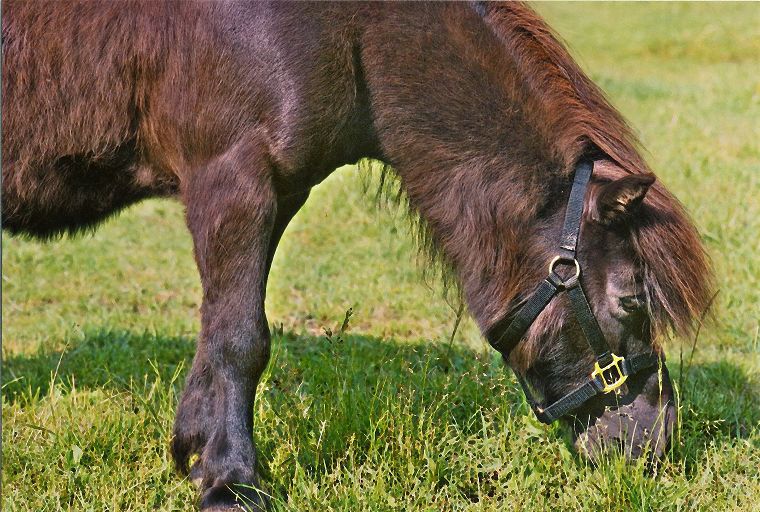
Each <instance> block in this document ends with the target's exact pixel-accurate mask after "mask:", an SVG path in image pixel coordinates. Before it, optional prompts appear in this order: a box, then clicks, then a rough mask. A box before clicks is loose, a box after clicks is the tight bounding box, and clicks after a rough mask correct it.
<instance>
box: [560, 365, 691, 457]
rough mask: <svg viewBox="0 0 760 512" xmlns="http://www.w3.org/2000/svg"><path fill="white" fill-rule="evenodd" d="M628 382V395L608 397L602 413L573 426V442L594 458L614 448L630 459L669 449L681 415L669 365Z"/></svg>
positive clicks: (580, 449)
mask: <svg viewBox="0 0 760 512" xmlns="http://www.w3.org/2000/svg"><path fill="white" fill-rule="evenodd" d="M627 385H628V390H627V391H628V392H627V393H625V394H624V395H615V394H614V393H613V394H611V396H608V397H606V398H605V399H604V405H605V408H604V412H603V413H601V415H598V416H596V417H594V416H593V415H592V416H588V417H587V418H585V419H578V421H576V423H575V424H574V426H573V445H574V446H575V448H576V449H577V450H578V452H579V453H581V454H583V455H585V456H587V457H589V458H590V459H591V460H592V461H595V462H598V461H599V460H600V458H602V457H604V456H605V455H607V454H610V453H611V452H614V451H618V452H622V453H623V454H624V455H625V457H626V458H628V459H638V458H640V457H642V456H646V457H648V458H650V459H652V460H658V459H660V458H662V456H663V455H664V454H665V452H666V450H667V447H668V445H669V443H670V438H671V435H672V433H673V427H674V425H675V422H676V415H677V408H676V404H675V397H674V394H673V387H672V385H671V383H670V377H669V376H668V371H667V368H666V367H665V366H664V365H663V367H662V368H661V369H657V368H655V369H653V370H652V371H650V372H647V373H645V374H641V375H636V376H633V377H632V378H631V379H629V380H628V383H627Z"/></svg>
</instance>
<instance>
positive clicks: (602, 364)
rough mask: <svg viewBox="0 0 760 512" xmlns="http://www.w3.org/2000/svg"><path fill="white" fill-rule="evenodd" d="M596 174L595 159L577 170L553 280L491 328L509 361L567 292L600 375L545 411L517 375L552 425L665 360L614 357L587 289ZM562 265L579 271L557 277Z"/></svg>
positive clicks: (538, 414)
mask: <svg viewBox="0 0 760 512" xmlns="http://www.w3.org/2000/svg"><path fill="white" fill-rule="evenodd" d="M593 170H594V164H593V162H591V161H589V160H581V161H580V162H579V163H578V164H577V166H576V168H575V177H574V178H573V187H572V189H571V190H570V199H569V200H568V203H567V210H566V212H565V221H564V223H563V224H562V235H561V237H560V243H559V250H558V254H557V255H556V256H555V257H554V258H553V259H552V260H551V262H550V263H549V275H548V276H547V277H546V279H544V280H543V281H541V284H539V285H538V288H536V290H535V291H534V292H533V294H532V295H531V296H530V297H529V298H528V299H527V300H526V301H525V302H524V303H523V304H522V306H520V307H519V309H518V310H517V312H516V313H513V314H508V315H506V316H505V317H504V318H502V319H501V320H500V321H498V322H497V323H496V324H495V325H494V326H493V327H492V328H491V329H489V332H488V333H487V335H486V337H487V338H488V342H489V343H490V344H491V346H493V348H495V349H496V350H498V351H499V352H501V354H502V355H503V356H504V358H505V359H507V358H509V354H510V352H511V351H512V349H514V348H515V346H517V344H518V343H519V342H520V340H522V338H523V336H525V333H526V332H527V331H528V329H529V328H530V326H531V325H532V324H533V322H535V320H536V318H537V317H538V315H540V314H541V312H542V311H543V310H544V309H545V308H546V306H547V305H549V302H551V300H552V299H553V298H554V296H556V295H557V294H558V293H560V292H563V291H566V292H567V295H568V297H569V298H570V304H571V306H572V309H573V313H574V314H575V318H576V319H577V321H578V323H579V324H580V327H581V330H582V331H583V335H584V336H585V337H586V341H587V342H588V344H589V346H590V347H591V349H592V350H593V351H594V354H595V356H596V362H595V363H594V370H593V371H592V372H591V375H590V378H589V380H588V381H586V382H585V383H584V384H583V385H581V386H580V387H578V388H577V389H575V390H574V391H571V392H570V393H568V394H566V395H565V396H563V397H562V398H560V399H559V400H557V401H556V402H554V403H552V404H550V405H548V406H546V407H541V406H540V405H539V403H538V402H537V401H536V400H535V399H534V398H533V395H532V393H531V391H530V388H529V387H528V385H527V383H526V382H525V380H524V379H523V378H522V377H521V376H520V375H519V374H517V372H515V374H516V375H517V379H518V381H519V382H520V385H521V386H522V388H523V392H524V393H525V397H526V398H527V400H528V402H529V403H530V405H531V407H532V409H533V412H535V414H536V417H537V418H538V419H539V420H540V421H542V422H543V423H547V424H549V423H552V422H553V421H555V420H557V419H559V418H561V417H562V416H565V415H566V414H568V413H570V412H572V411H573V410H574V409H577V408H578V407H580V406H581V405H583V404H584V403H585V402H587V401H588V400H590V399H591V398H593V397H594V396H596V395H598V394H600V393H610V392H612V391H615V390H616V389H618V388H619V387H620V386H622V385H623V383H624V382H625V381H626V379H627V378H628V376H629V375H632V374H634V373H637V372H639V371H641V370H644V369H646V368H650V367H652V366H655V365H657V364H658V361H659V356H658V355H657V354H655V353H646V354H637V355H634V356H629V357H626V358H624V357H620V356H618V355H615V354H613V353H612V351H611V350H610V348H609V345H608V344H607V341H606V340H605V338H604V334H603V333H602V330H601V329H600V328H599V324H598V323H597V321H596V317H595V316H594V313H593V311H592V310H591V306H590V305H589V302H588V298H587V297H586V294H585V293H584V291H583V287H582V286H581V266H580V263H578V260H577V259H576V248H577V246H578V239H579V235H580V230H581V221H582V217H583V204H584V200H585V197H586V188H587V187H588V183H589V180H590V179H591V174H592V172H593ZM560 265H565V266H572V267H574V270H575V272H574V274H573V275H572V276H570V277H569V278H567V279H563V278H562V277H561V276H560V275H559V274H557V267H559V266H560Z"/></svg>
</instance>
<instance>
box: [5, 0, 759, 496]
mask: <svg viewBox="0 0 760 512" xmlns="http://www.w3.org/2000/svg"><path fill="white" fill-rule="evenodd" d="M538 9H539V10H540V11H541V12H542V13H544V14H545V15H546V16H547V17H548V19H549V21H550V22H551V23H552V24H553V26H554V27H555V28H556V29H557V30H558V31H559V32H560V33H561V34H562V35H563V37H564V38H565V39H566V40H567V41H568V43H569V44H570V46H571V48H572V50H573V52H574V54H575V55H576V56H577V57H578V58H579V60H580V62H581V63H582V64H583V66H584V68H585V69H587V70H588V72H589V73H590V74H591V76H592V77H593V78H594V79H595V80H596V81H597V82H598V83H600V84H601V85H602V86H603V88H604V89H605V90H606V91H607V92H608V93H609V95H610V97H611V98H612V100H613V102H614V103H615V104H616V105H617V106H618V107H619V108H620V109H621V110H622V111H623V112H624V113H625V115H626V116H627V117H628V118H629V119H630V120H631V122H632V123H633V125H634V126H636V128H637V129H638V130H639V132H640V136H641V139H642V141H643V142H644V144H645V146H646V147H647V148H648V149H649V151H650V152H651V156H650V160H651V161H652V163H653V164H654V167H655V168H656V169H657V170H658V174H659V176H660V177H661V179H663V180H664V181H665V182H666V183H667V184H668V185H669V187H670V188H671V189H672V190H673V191H674V192H675V193H676V194H677V195H678V197H679V198H681V200H682V201H683V202H684V203H685V204H686V206H687V207H688V209H689V210H690V211H691V212H692V214H693V216H694V218H695V219H696V221H697V223H698V225H699V227H700V229H701V231H702V232H703V234H704V238H705V241H706V244H707V246H708V249H709V251H710V253H711V255H712V257H713V259H714V261H715V265H716V269H717V272H718V277H719V286H720V290H721V291H720V295H719V298H718V302H717V305H716V308H715V316H716V320H715V322H714V323H713V324H711V325H710V326H708V327H706V328H705V329H704V330H703V331H702V334H701V336H700V340H699V342H698V344H697V345H696V352H695V353H694V355H693V360H692V358H691V342H692V340H672V341H670V342H669V344H668V353H669V356H670V363H669V364H670V366H671V372H672V374H673V375H674V377H675V379H676V381H680V390H679V391H680V395H681V398H682V402H681V428H680V430H679V434H678V442H677V443H675V445H674V446H673V448H672V450H671V452H670V453H669V454H668V458H667V460H666V461H665V463H664V464H662V466H661V467H659V468H658V469H657V470H656V471H655V472H654V474H652V473H651V472H649V471H648V470H647V468H645V467H643V466H641V465H639V464H626V463H624V462H623V461H622V460H621V459H620V458H618V457H615V456H611V457H610V458H609V459H608V460H605V461H604V462H603V463H602V464H601V465H599V466H597V467H591V466H589V465H587V464H586V463H584V462H583V461H582V460H579V459H578V458H576V457H575V456H574V455H573V454H571V452H570V451H569V450H568V448H567V446H566V443H565V441H564V439H563V433H562V432H561V431H560V430H559V428H558V427H556V426H552V427H548V428H547V427H544V426H542V425H540V424H538V423H537V422H536V421H535V420H534V419H533V418H532V417H531V415H530V414H528V412H529V411H528V408H527V406H526V404H525V402H524V399H523V398H522V396H521V394H520V392H519V388H518V387H517V386H516V384H515V382H514V379H513V377H512V376H511V375H510V373H509V372H508V371H505V370H504V369H503V368H502V367H501V365H500V363H499V362H498V360H497V358H496V357H495V356H494V354H492V353H491V351H490V350H489V349H488V348H487V347H486V346H485V344H484V342H483V341H482V339H481V338H480V336H479V334H478V333H477V331H476V329H475V327H474V326H473V324H472V322H471V321H470V320H465V322H464V323H463V326H462V327H461V328H460V330H459V331H458V334H457V336H456V337H455V339H454V343H453V345H452V346H451V347H449V344H448V339H449V336H450V334H451V330H452V327H453V325H454V322H455V316H456V315H455V309H454V308H452V307H451V306H450V305H449V304H447V303H446V301H444V300H443V299H442V298H441V295H440V293H439V290H438V287H437V286H436V285H431V286H429V285H426V284H424V283H423V282H422V281H421V280H420V278H419V272H418V268H417V267H416V265H415V257H414V255H415V250H414V246H413V243H412V241H411V239H410V237H409V236H408V233H407V230H406V226H405V223H404V221H403V220H400V219H399V218H398V217H397V216H395V215H393V213H392V212H390V213H389V212H387V211H383V210H377V209H376V208H375V207H374V206H373V205H372V201H370V200H368V199H367V198H366V197H365V196H363V195H362V192H361V188H362V187H361V183H360V182H361V180H360V179H357V176H356V172H355V170H353V169H352V168H344V169H341V170H340V171H339V172H337V173H336V174H334V175H333V176H332V177H331V178H329V179H328V180H327V181H326V182H324V184H322V185H320V186H319V187H317V189H316V190H315V192H314V194H313V197H312V198H311V199H310V201H309V204H307V205H306V207H305V208H304V210H303V211H302V212H301V213H299V214H298V216H297V217H296V219H295V221H294V223H293V225H292V226H291V227H290V228H289V229H288V231H287V233H286V235H285V238H284V241H283V243H282V245H281V248H280V250H279V253H278V255H277V257H276V259H275V262H274V268H273V272H272V279H271V281H270V283H269V289H268V304H267V308H268V316H269V318H270V320H271V321H272V323H273V327H274V329H273V330H274V333H275V334H274V342H273V351H274V354H273V358H272V362H271V363H270V365H269V368H268V370H267V373H266V375H265V378H264V379H263V382H262V384H261V386H260V388H259V395H258V398H257V402H256V421H257V429H256V438H257V442H258V446H259V449H260V454H261V459H262V466H263V468H262V472H263V474H264V477H265V481H266V482H267V484H268V486H269V488H268V490H269V491H270V492H271V493H272V495H273V496H274V501H275V504H276V506H277V508H278V509H279V510H346V511H349V510H350V511H354V510H379V511H385V510H388V511H391V510H420V511H427V510H452V511H453V510H457V511H459V510H472V511H476V510H477V511H481V510H482V511H488V510H504V509H515V510H544V509H547V508H552V509H561V510H576V509H588V510H705V509H711V510H760V504H758V501H757V497H758V496H760V469H759V468H760V405H758V404H760V383H759V382H760V379H759V378H758V377H757V375H758V374H760V341H758V329H759V324H758V318H760V309H759V304H760V291H759V290H760V282H759V280H758V277H757V276H758V275H760V258H758V257H757V254H758V252H759V251H760V237H758V236H757V234H758V233H760V200H759V199H758V198H759V197H760V173H758V170H759V169H760V145H759V143H758V141H760V123H758V121H757V120H758V118H760V82H759V81H758V74H757V71H756V70H757V69H759V68H760V9H758V6H757V5H756V4H755V5H753V4H593V5H590V4H572V5H570V4H540V5H538ZM182 226H183V221H182V212H181V209H180V207H179V206H178V205H176V204H174V203H171V202H157V201H150V202H146V203H144V204H141V205H139V206H138V207H135V208H133V209H131V210H129V211H128V212H126V213H125V214H123V215H122V216H121V217H120V218H118V219H115V220H112V221H110V222H109V223H107V224H106V225H105V226H103V227H102V228H101V229H100V230H99V231H98V232H97V233H95V234H94V235H92V236H88V237H85V238H81V239H76V240H62V241H57V242H53V243H50V244H44V245H43V244H39V243H36V242H30V241H24V240H19V239H13V238H8V237H5V236H4V237H3V256H4V261H3V276H2V278H3V292H4V293H3V303H2V305H3V325H2V333H3V356H4V365H3V372H2V380H3V399H2V400H3V402H2V419H3V433H2V440H3V452H2V453H3V480H2V482H3V510H5V511H26V510H35V511H43V510H75V511H87V510H93V511H101V510H109V511H117V510H119V511H126V510H136V511H137V510H140V511H142V510H162V511H170V510H186V509H188V508H191V506H192V504H193V503H195V500H196V493H195V489H194V487H193V486H192V484H190V483H189V482H188V481H186V480H183V479H181V478H180V477H178V476H177V475H176V474H175V473H174V472H173V470H172V466H171V461H170V457H169V454H168V450H167V446H168V441H169V438H170V434H171V425H172V420H173V415H174V409H175V407H176V402H177V397H178V393H179V392H180V391H181V389H182V382H183V377H184V375H185V373H186V371H187V368H188V367H189V364H190V359H191V357H192V354H193V350H194V336H195V333H197V331H198V327H199V326H198V320H197V309H198V306H199V301H200V287H199V283H198V279H197V276H196V271H195V268H194V265H193V261H192V257H191V243H190V239H189V236H188V235H187V233H186V232H185V231H184V229H183V227H182ZM684 263H685V264H688V255H684ZM349 307H353V308H354V311H355V313H354V317H353V318H352V320H351V324H350V330H349V331H348V333H344V334H342V336H341V340H338V339H337V337H336V336H332V337H331V338H332V341H330V340H328V339H327V338H326V337H325V336H324V334H323V328H325V327H326V328H329V329H332V330H334V331H335V330H337V328H338V326H340V324H341V322H342V320H343V317H344V313H345V311H346V310H347V309H348V308H349ZM680 353H683V360H684V365H683V367H681V365H679V354H680ZM690 361H691V362H690ZM679 376H681V378H680V379H679Z"/></svg>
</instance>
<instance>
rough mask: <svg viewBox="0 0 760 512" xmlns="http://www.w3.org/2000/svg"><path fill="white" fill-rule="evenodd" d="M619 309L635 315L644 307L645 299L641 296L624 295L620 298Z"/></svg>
mask: <svg viewBox="0 0 760 512" xmlns="http://www.w3.org/2000/svg"><path fill="white" fill-rule="evenodd" d="M619 300H620V307H621V308H623V310H624V311H626V312H628V313H635V312H636V311H640V310H641V309H642V308H643V307H644V303H645V301H646V298H645V297H644V296H642V295H626V296H625V297H620V299H619Z"/></svg>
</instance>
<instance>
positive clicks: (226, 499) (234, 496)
mask: <svg viewBox="0 0 760 512" xmlns="http://www.w3.org/2000/svg"><path fill="white" fill-rule="evenodd" d="M269 508H270V507H269V498H268V497H267V495H266V494H264V492H263V491H259V490H257V489H251V488H250V487H243V486H233V487H232V488H230V487H229V486H226V485H224V486H218V487H211V488H210V489H208V490H206V492H204V493H203V498H202V499H201V511H202V512H222V511H223V512H232V511H246V512H266V511H268V510H269Z"/></svg>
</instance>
